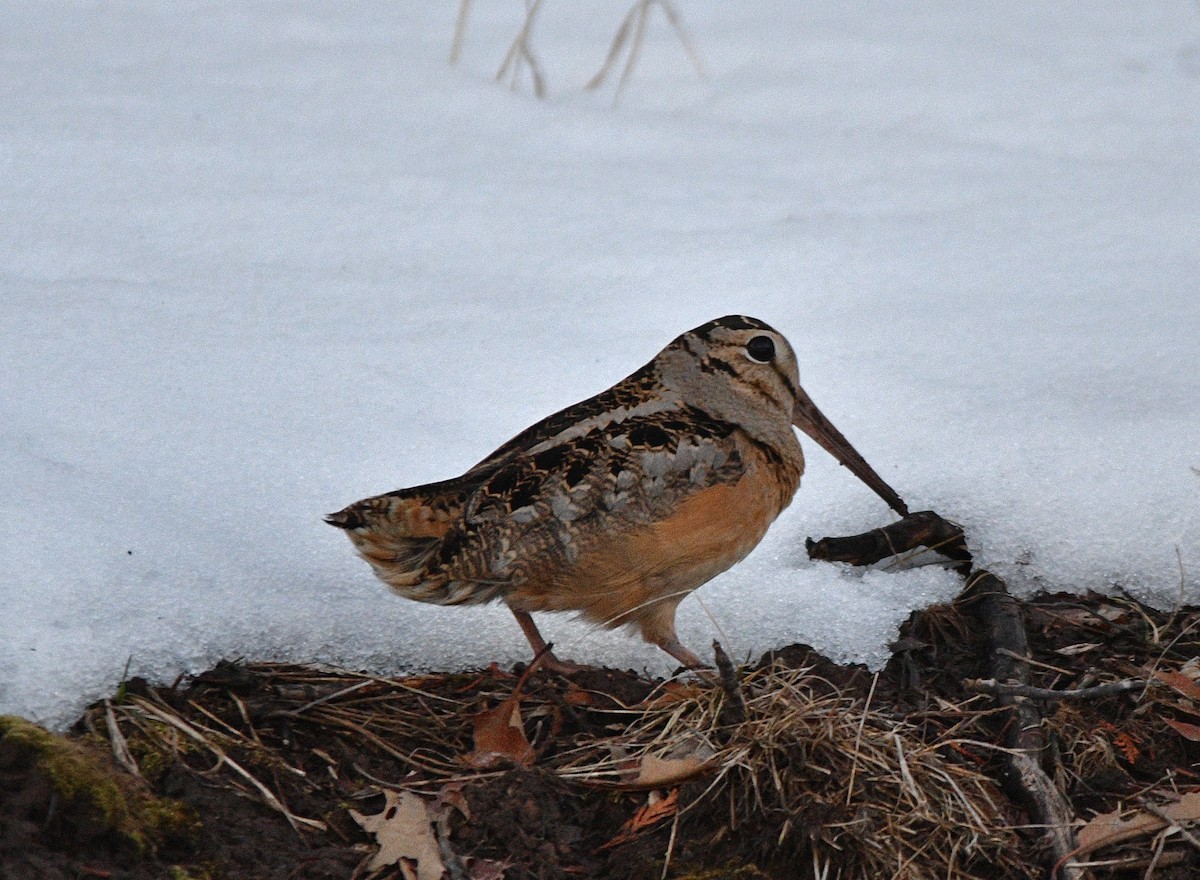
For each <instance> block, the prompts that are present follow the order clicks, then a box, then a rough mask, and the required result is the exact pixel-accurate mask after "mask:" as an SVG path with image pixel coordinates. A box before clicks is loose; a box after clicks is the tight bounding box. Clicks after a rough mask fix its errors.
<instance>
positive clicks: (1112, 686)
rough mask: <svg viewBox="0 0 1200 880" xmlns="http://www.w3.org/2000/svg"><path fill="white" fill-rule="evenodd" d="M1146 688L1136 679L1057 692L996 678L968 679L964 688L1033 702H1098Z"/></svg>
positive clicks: (1144, 684)
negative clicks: (1027, 699)
mask: <svg viewBox="0 0 1200 880" xmlns="http://www.w3.org/2000/svg"><path fill="white" fill-rule="evenodd" d="M1145 686H1146V682H1144V681H1141V680H1139V679H1136V678H1127V679H1125V680H1124V681H1113V682H1109V683H1108V684H1098V685H1095V686H1093V687H1085V688H1073V689H1071V690H1055V689H1054V688H1041V687H1033V686H1032V685H1028V684H1013V683H1012V682H1007V681H996V679H994V678H968V679H967V680H966V681H964V682H963V687H964V688H966V689H967V690H969V691H975V692H976V693H979V694H994V695H997V696H1005V697H1028V698H1029V699H1031V700H1098V699H1100V698H1101V697H1112V696H1116V695H1117V694H1127V693H1129V692H1130V691H1137V690H1141V689H1142V688H1144V687H1145Z"/></svg>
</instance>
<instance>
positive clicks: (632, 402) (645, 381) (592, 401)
mask: <svg viewBox="0 0 1200 880" xmlns="http://www.w3.org/2000/svg"><path fill="white" fill-rule="evenodd" d="M658 391H660V389H659V388H658V381H657V379H656V377H655V375H654V371H653V368H652V364H646V365H645V366H643V367H642V368H641V369H639V370H637V371H636V372H634V373H632V374H631V375H629V376H626V377H625V378H624V379H622V380H621V381H620V382H618V383H617V384H616V385H613V386H612V387H611V388H608V389H605V390H604V391H601V392H600V393H599V394H597V395H595V396H594V397H589V398H587V400H581V401H579V402H578V403H573V404H571V405H570V406H568V407H566V408H564V409H560V410H559V411H558V412H556V413H552V414H551V415H548V416H546V417H545V418H544V419H542V420H540V421H538V422H535V423H534V424H532V425H530V426H529V427H528V428H526V429H525V430H524V431H522V432H521V433H519V434H517V436H515V437H513V438H512V439H511V440H509V441H508V442H507V443H504V444H503V445H502V446H500V448H498V449H497V450H495V451H494V452H493V453H491V455H489V456H488V457H487V458H485V459H483V461H481V462H479V464H477V465H475V466H474V467H473V468H471V469H470V470H469V471H467V473H466V476H468V477H472V476H483V477H484V478H486V476H487V475H488V473H489V472H494V471H495V470H496V469H497V468H498V467H500V466H501V465H503V464H504V463H506V462H507V461H509V460H511V459H514V458H517V457H519V456H520V455H522V454H523V453H528V452H536V451H540V450H541V449H544V448H547V447H549V446H557V445H559V444H562V443H566V442H568V441H570V440H573V439H576V438H579V437H582V436H584V435H587V434H590V433H592V432H593V431H605V430H607V429H608V428H609V427H610V426H612V425H619V424H620V423H621V422H623V421H625V420H627V419H629V418H634V417H637V416H638V415H642V414H646V413H650V412H654V411H660V410H665V409H668V408H673V407H674V404H673V403H672V402H671V401H668V400H666V399H664V397H663V396H662V395H661V394H660V393H656V392H658Z"/></svg>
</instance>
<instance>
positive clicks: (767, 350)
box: [746, 336, 775, 364]
mask: <svg viewBox="0 0 1200 880" xmlns="http://www.w3.org/2000/svg"><path fill="white" fill-rule="evenodd" d="M746 354H748V355H749V356H750V360H752V361H757V362H758V363H760V364H765V363H767V362H768V361H770V360H771V358H773V357H775V343H774V341H772V339H771V337H770V336H755V337H754V338H753V339H751V340H750V341H749V342H747V343H746Z"/></svg>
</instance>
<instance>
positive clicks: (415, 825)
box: [349, 791, 446, 880]
mask: <svg viewBox="0 0 1200 880" xmlns="http://www.w3.org/2000/svg"><path fill="white" fill-rule="evenodd" d="M383 797H384V807H383V812H381V813H376V814H375V815H374V816H364V815H363V814H362V813H358V812H356V811H354V810H350V811H349V813H350V818H352V819H353V820H354V821H355V822H357V823H358V824H359V826H361V827H362V829H363V830H364V831H366V832H367V833H368V834H373V835H374V836H375V840H376V842H377V843H378V844H379V852H377V853H375V857H374V858H373V859H371V862H370V864H369V865H367V870H368V871H377V870H379V869H380V868H385V867H387V866H388V865H400V870H401V871H402V872H403V873H404V874H405V876H412V877H414V878H416V880H441V877H442V874H444V873H445V871H446V868H445V866H444V865H443V864H442V855H441V851H440V850H439V849H438V842H437V838H435V837H434V836H433V829H432V828H431V827H430V821H431V817H430V815H429V809H428V807H427V806H426V804H425V801H424V800H423V799H422V798H420V797H418V796H417V795H415V794H412V793H411V792H407V791H404V792H400V793H399V794H397V793H396V792H394V791H385V792H384V793H383ZM406 862H412V863H413V864H411V865H410V864H406Z"/></svg>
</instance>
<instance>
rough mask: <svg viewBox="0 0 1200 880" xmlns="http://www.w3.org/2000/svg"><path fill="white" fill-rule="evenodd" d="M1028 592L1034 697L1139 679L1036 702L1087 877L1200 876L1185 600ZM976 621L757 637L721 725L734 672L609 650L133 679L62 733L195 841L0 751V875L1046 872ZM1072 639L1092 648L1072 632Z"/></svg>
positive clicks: (457, 877) (933, 612)
mask: <svg viewBox="0 0 1200 880" xmlns="http://www.w3.org/2000/svg"><path fill="white" fill-rule="evenodd" d="M1024 610H1025V616H1026V627H1027V630H1028V632H1029V637H1030V643H1031V647H1032V651H1033V656H1032V657H1031V665H1032V668H1033V669H1034V671H1035V676H1034V678H1035V679H1036V681H1034V682H1033V683H1035V684H1036V685H1038V687H1039V688H1041V689H1053V690H1057V691H1064V690H1071V689H1085V688H1088V687H1094V686H1096V685H1099V684H1107V683H1111V682H1116V681H1121V680H1128V679H1143V680H1145V681H1146V682H1147V684H1146V686H1145V687H1141V688H1136V689H1133V690H1130V691H1125V692H1121V693H1113V694H1111V695H1107V696H1103V697H1100V698H1097V699H1073V700H1059V701H1054V700H1048V701H1046V702H1044V703H1043V706H1044V717H1045V724H1046V727H1047V730H1048V732H1049V734H1050V736H1051V737H1052V739H1053V741H1054V743H1055V748H1056V752H1057V767H1056V779H1057V783H1058V785H1059V786H1060V787H1061V788H1062V790H1063V791H1064V793H1065V795H1066V796H1067V797H1068V799H1069V800H1070V801H1071V803H1072V805H1073V807H1074V810H1075V813H1076V815H1078V816H1080V817H1081V822H1080V827H1079V828H1078V837H1077V839H1078V841H1079V851H1078V853H1077V854H1076V855H1077V857H1078V859H1079V860H1080V862H1081V863H1082V864H1083V865H1085V866H1086V868H1087V870H1088V871H1090V872H1091V874H1092V876H1095V877H1109V876H1111V877H1118V878H1119V877H1127V876H1128V877H1137V876H1142V877H1155V878H1160V880H1164V878H1165V880H1182V878H1184V877H1192V876H1196V872H1197V871H1200V853H1198V851H1197V850H1198V849H1200V847H1197V846H1196V845H1195V843H1194V841H1195V840H1196V836H1195V832H1197V831H1198V830H1200V807H1198V806H1197V804H1198V803H1200V801H1197V798H1200V743H1198V742H1197V740H1196V737H1195V735H1194V734H1195V733H1196V731H1195V730H1193V728H1197V727H1200V724H1197V720H1198V718H1200V716H1198V715H1197V705H1198V704H1200V701H1198V700H1197V697H1198V696H1200V687H1197V675H1198V672H1200V664H1198V663H1197V661H1196V658H1197V656H1200V636H1197V630H1200V612H1198V611H1197V610H1196V609H1191V608H1179V609H1176V610H1175V611H1174V613H1167V612H1159V611H1156V610H1154V609H1151V608H1147V607H1145V606H1141V605H1138V604H1137V603H1136V602H1134V600H1132V599H1129V598H1128V597H1122V596H1115V597H1114V596H1099V595H1093V596H1088V597H1078V596H1039V597H1036V598H1035V599H1033V600H1030V601H1029V602H1028V603H1027V604H1026V605H1025V609H1024ZM964 620H965V618H964V616H963V614H962V613H961V611H960V610H959V608H958V607H956V606H954V605H950V606H941V607H936V608H931V609H927V610H925V611H924V612H919V613H917V614H914V615H913V617H912V619H911V620H910V621H909V623H908V624H907V625H906V626H905V628H904V630H903V632H902V633H901V638H900V639H899V640H898V642H897V650H896V654H895V655H894V656H893V658H892V660H891V661H890V662H889V663H888V665H887V666H886V668H885V669H883V670H882V671H881V672H880V673H879V675H878V676H877V677H875V676H872V675H871V674H868V673H867V671H866V670H864V669H863V668H861V667H853V666H837V665H835V664H833V663H830V662H829V661H828V660H825V659H824V658H822V657H820V656H819V655H817V654H816V653H814V652H812V651H811V650H810V649H807V648H805V647H803V646H793V647H791V648H788V649H784V650H781V651H778V652H773V653H772V654H769V655H767V656H766V657H764V658H762V660H760V661H759V662H758V663H756V664H754V665H750V666H743V667H741V668H740V669H738V670H737V671H736V679H735V681H734V687H736V688H737V689H738V696H739V697H740V701H741V703H742V704H744V712H743V713H742V714H740V715H739V716H738V720H736V721H733V722H731V721H730V720H729V717H730V716H729V715H728V714H727V713H725V712H723V709H724V708H725V704H726V703H727V702H728V700H729V698H730V694H729V693H727V692H726V690H725V689H724V688H722V687H718V686H715V685H713V684H710V683H708V682H702V681H697V680H695V679H694V678H691V677H687V676H684V677H681V678H676V679H669V680H665V681H663V680H652V679H648V678H646V677H644V676H639V675H636V674H634V673H632V672H621V671H616V670H605V669H586V670H583V671H581V672H580V673H578V674H575V675H572V676H571V678H570V679H566V678H562V677H560V676H557V675H551V674H548V673H546V672H543V671H541V670H539V669H533V670H532V671H531V670H530V669H529V668H524V669H517V670H514V671H512V672H510V671H508V670H502V669H499V668H496V667H494V666H493V667H491V668H489V669H485V670H480V671H473V672H462V673H453V674H444V675H435V674H422V675H407V676H395V677H384V676H372V675H367V674H364V673H359V672H353V671H345V670H334V669H316V668H311V667H302V666H295V665H286V664H244V663H224V664H221V665H219V666H218V667H216V668H215V669H213V670H210V671H209V672H206V673H203V674H200V675H197V676H195V677H193V678H190V679H186V680H183V681H180V682H176V683H175V684H174V685H172V686H169V687H162V686H154V685H151V684H149V683H147V682H144V681H140V680H137V679H134V680H131V681H129V682H127V683H125V685H124V687H123V692H122V695H121V698H119V699H118V698H113V699H110V700H108V701H103V702H101V703H97V704H96V705H95V706H94V707H93V708H92V709H90V710H89V711H88V713H86V714H85V715H84V717H83V718H81V719H80V721H79V722H78V724H77V725H76V726H75V728H74V729H73V730H72V731H71V733H70V734H69V736H70V737H72V738H76V739H81V740H86V741H88V742H93V743H98V744H102V745H103V746H104V747H106V748H110V749H111V750H112V751H113V753H114V755H115V756H116V758H115V759H114V761H113V768H114V770H113V772H116V773H121V774H126V775H129V776H130V777H132V778H137V779H138V780H139V782H138V784H139V785H145V786H148V787H149V788H150V789H152V790H153V791H154V792H155V793H156V794H157V795H159V796H162V797H164V798H165V799H169V800H172V801H178V802H181V803H184V804H187V805H188V806H189V807H190V808H191V809H193V810H195V811H196V813H197V814H198V815H199V816H200V817H201V818H202V820H203V825H204V830H203V833H202V834H201V835H200V836H199V839H198V840H195V841H192V842H191V843H189V844H187V845H182V844H180V845H175V847H174V848H173V849H172V848H165V847H159V848H158V849H156V850H152V851H144V852H131V851H129V849H128V848H127V847H125V848H122V846H121V845H120V844H119V842H116V841H114V840H112V839H110V837H111V836H108V837H106V836H105V835H104V834H101V833H98V832H95V831H94V829H91V826H88V827H87V828H84V827H83V826H80V825H79V824H75V825H71V824H69V821H68V820H69V819H70V816H71V815H73V814H72V813H71V812H70V811H68V810H64V809H63V808H61V807H54V806H53V805H52V801H53V800H54V798H53V796H52V793H51V794H46V792H45V789H46V781H45V779H44V778H42V777H39V776H38V772H39V771H38V768H37V767H36V766H35V765H27V764H21V763H20V762H16V761H15V760H14V759H13V758H12V757H11V754H10V752H11V749H9V750H7V751H6V749H5V746H4V741H3V740H0V819H3V820H6V821H0V826H2V827H4V828H5V831H4V833H3V834H2V835H0V866H3V869H4V876H5V877H11V878H13V880H23V878H26V877H30V878H32V877H46V878H52V880H57V878H59V877H68V876H70V877H79V876H100V877H103V876H120V877H129V878H133V880H142V878H150V877H161V876H166V875H167V874H168V872H169V871H171V870H176V871H177V872H180V871H191V872H192V873H191V874H178V873H177V875H178V876H207V877H209V878H211V880H217V878H221V877H238V878H249V880H253V878H264V880H276V878H278V880H284V878H312V880H324V878H334V877H340V878H347V877H354V878H356V880H359V878H371V880H379V878H399V877H406V878H416V880H440V878H442V877H447V878H450V880H501V878H504V880H522V878H534V877H536V878H580V877H582V878H592V877H596V878H599V877H613V878H623V877H628V878H642V877H647V878H661V877H664V876H667V877H691V876H705V877H714V878H715V877H740V878H758V877H770V878H774V877H779V878H783V877H787V878H792V877H801V878H808V877H814V878H816V877H821V878H835V877H840V878H851V877H872V878H874V877H881V878H905V880H907V878H926V877H929V878H933V877H939V878H952V880H954V878H992V877H1013V878H1021V877H1030V878H1032V877H1040V876H1045V873H1044V869H1042V868H1041V867H1039V861H1040V855H1039V853H1038V852H1037V850H1036V840H1037V834H1036V833H1035V829H1030V828H1028V827H1026V826H1027V825H1028V821H1029V820H1028V817H1027V816H1026V815H1025V814H1024V812H1023V808H1022V807H1021V806H1020V804H1019V803H1018V802H1016V801H1014V800H1013V799H1012V798H1011V797H1010V795H1009V793H1008V791H1007V789H1006V784H1005V779H1004V777H1003V772H1002V769H1001V767H1002V761H1001V757H1002V754H1001V750H1000V749H999V747H998V746H997V745H996V743H998V742H1000V741H1001V736H1000V731H999V729H998V721H997V719H998V718H1000V717H1001V716H1000V714H999V713H998V712H997V710H996V709H995V708H994V704H993V703H992V702H991V701H990V700H989V698H988V697H987V696H985V695H982V694H978V693H973V692H969V691H968V690H966V689H965V688H964V687H963V682H964V681H966V680H968V679H976V678H980V677H982V676H983V674H984V671H985V663H984V660H983V658H981V656H980V650H979V640H978V636H977V635H976V634H974V633H973V632H972V631H971V628H970V626H969V625H968V624H966V623H965V622H964ZM1084 644H1086V645H1096V646H1098V647H1096V648H1095V649H1093V650H1087V651H1078V650H1070V648H1071V646H1078V645H1084ZM1064 648H1066V649H1068V650H1066V651H1064V650H1063V649H1064ZM1038 693H1040V691H1038ZM118 761H119V763H118ZM134 771H136V773H137V774H138V776H137V777H133V773H134ZM44 775H45V774H43V776H44ZM39 779H40V780H41V781H39ZM39 786H41V787H39ZM59 802H60V803H61V799H60V800H59ZM47 816H50V819H49V821H47ZM72 821H73V820H72ZM56 823H57V824H56ZM88 835H91V836H88ZM77 841H84V842H83V844H78V843H77ZM196 866H203V867H202V868H198V867H196ZM201 870H202V871H204V872H207V873H199V872H200V871H201ZM56 872H57V873H56ZM106 872H107V873H106ZM705 872H707V873H705ZM714 872H715V873H714Z"/></svg>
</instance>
